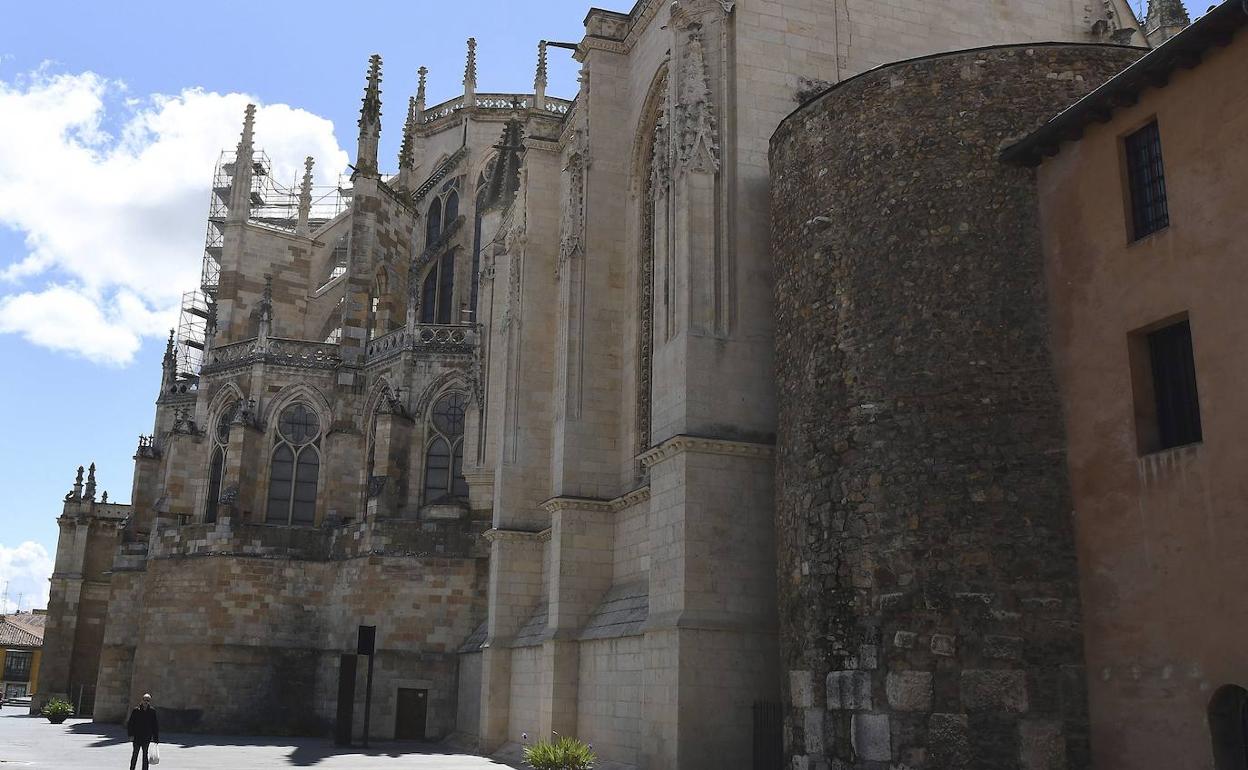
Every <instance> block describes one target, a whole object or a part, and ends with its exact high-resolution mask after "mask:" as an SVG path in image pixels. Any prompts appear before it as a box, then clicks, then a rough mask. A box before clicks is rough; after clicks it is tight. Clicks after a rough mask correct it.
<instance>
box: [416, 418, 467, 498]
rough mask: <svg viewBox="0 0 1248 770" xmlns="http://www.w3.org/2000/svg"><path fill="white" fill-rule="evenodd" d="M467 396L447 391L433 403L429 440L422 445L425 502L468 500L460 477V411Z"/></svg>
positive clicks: (462, 469)
mask: <svg viewBox="0 0 1248 770" xmlns="http://www.w3.org/2000/svg"><path fill="white" fill-rule="evenodd" d="M467 404H468V399H467V398H466V397H465V396H464V394H463V393H448V394H446V395H444V396H442V398H440V399H438V401H437V403H435V404H434V405H433V411H432V413H431V415H430V421H429V422H430V429H429V436H430V437H429V441H428V442H427V443H426V445H425V488H424V496H423V497H424V502H425V504H426V505H429V504H435V503H449V502H461V501H466V500H467V499H468V482H467V481H466V480H465V479H464V413H465V411H466V409H467Z"/></svg>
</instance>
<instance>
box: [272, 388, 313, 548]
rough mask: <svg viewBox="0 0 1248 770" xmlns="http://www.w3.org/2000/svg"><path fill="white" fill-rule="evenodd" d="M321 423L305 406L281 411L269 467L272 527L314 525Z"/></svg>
mask: <svg viewBox="0 0 1248 770" xmlns="http://www.w3.org/2000/svg"><path fill="white" fill-rule="evenodd" d="M320 443H321V423H320V419H319V418H318V417H317V416H316V412H314V411H312V409H311V408H310V407H309V406H307V405H306V404H303V403H294V404H291V405H290V406H288V407H286V408H285V409H283V410H282V413H281V415H280V416H279V417H278V421H277V431H276V432H275V434H274V436H273V454H272V458H271V461H270V466H269V501H268V508H267V511H266V513H265V521H266V522H267V523H269V524H312V522H313V520H314V519H315V517H316V487H317V481H318V478H319V476H320V470H321V454H320Z"/></svg>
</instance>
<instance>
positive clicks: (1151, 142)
mask: <svg viewBox="0 0 1248 770" xmlns="http://www.w3.org/2000/svg"><path fill="white" fill-rule="evenodd" d="M1125 143H1126V156H1127V184H1128V186H1129V187H1130V188H1131V189H1130V192H1131V219H1132V231H1133V233H1134V236H1135V239H1137V240H1138V239H1140V238H1143V237H1144V236H1146V235H1149V234H1150V233H1155V232H1157V231H1158V230H1161V229H1162V228H1165V227H1167V226H1168V225H1169V224H1170V212H1169V209H1168V208H1167V207H1166V176H1165V169H1164V168H1163V166H1162V162H1161V133H1160V131H1158V129H1157V121H1155V120H1154V121H1153V122H1152V123H1149V124H1148V125H1147V126H1144V127H1143V128H1141V129H1140V130H1139V131H1136V132H1135V133H1133V134H1131V135H1130V136H1128V137H1127V138H1126V140H1125Z"/></svg>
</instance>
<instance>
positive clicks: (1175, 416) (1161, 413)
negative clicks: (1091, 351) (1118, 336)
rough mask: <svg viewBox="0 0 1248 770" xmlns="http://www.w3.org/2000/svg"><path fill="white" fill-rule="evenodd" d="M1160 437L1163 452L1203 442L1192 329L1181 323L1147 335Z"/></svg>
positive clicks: (1187, 324)
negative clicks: (1171, 448)
mask: <svg viewBox="0 0 1248 770" xmlns="http://www.w3.org/2000/svg"><path fill="white" fill-rule="evenodd" d="M1148 354H1149V359H1150V362H1151V364H1152V370H1153V371H1152V374H1153V396H1154V399H1155V403H1156V407H1157V434H1158V439H1159V441H1160V448H1161V449H1169V448H1170V447H1176V446H1183V445H1185V444H1195V443H1196V442H1198V441H1200V440H1201V430H1200V400H1199V398H1198V397H1197V393H1196V364H1195V361H1194V360H1193V357H1192V327H1191V325H1190V324H1189V323H1188V322H1187V321H1182V322H1180V323H1177V324H1173V325H1171V326H1167V327H1165V328H1163V329H1158V330H1157V331H1155V332H1151V333H1150V334H1149V335H1148Z"/></svg>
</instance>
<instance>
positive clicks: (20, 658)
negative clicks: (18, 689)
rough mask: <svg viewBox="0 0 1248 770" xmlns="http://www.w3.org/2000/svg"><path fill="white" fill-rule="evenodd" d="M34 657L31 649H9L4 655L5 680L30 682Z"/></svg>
mask: <svg viewBox="0 0 1248 770" xmlns="http://www.w3.org/2000/svg"><path fill="white" fill-rule="evenodd" d="M33 658H34V655H33V654H31V652H30V650H7V651H6V652H5V655H4V680H5V681H6V682H29V681H30V670H31V661H32V660H33Z"/></svg>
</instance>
